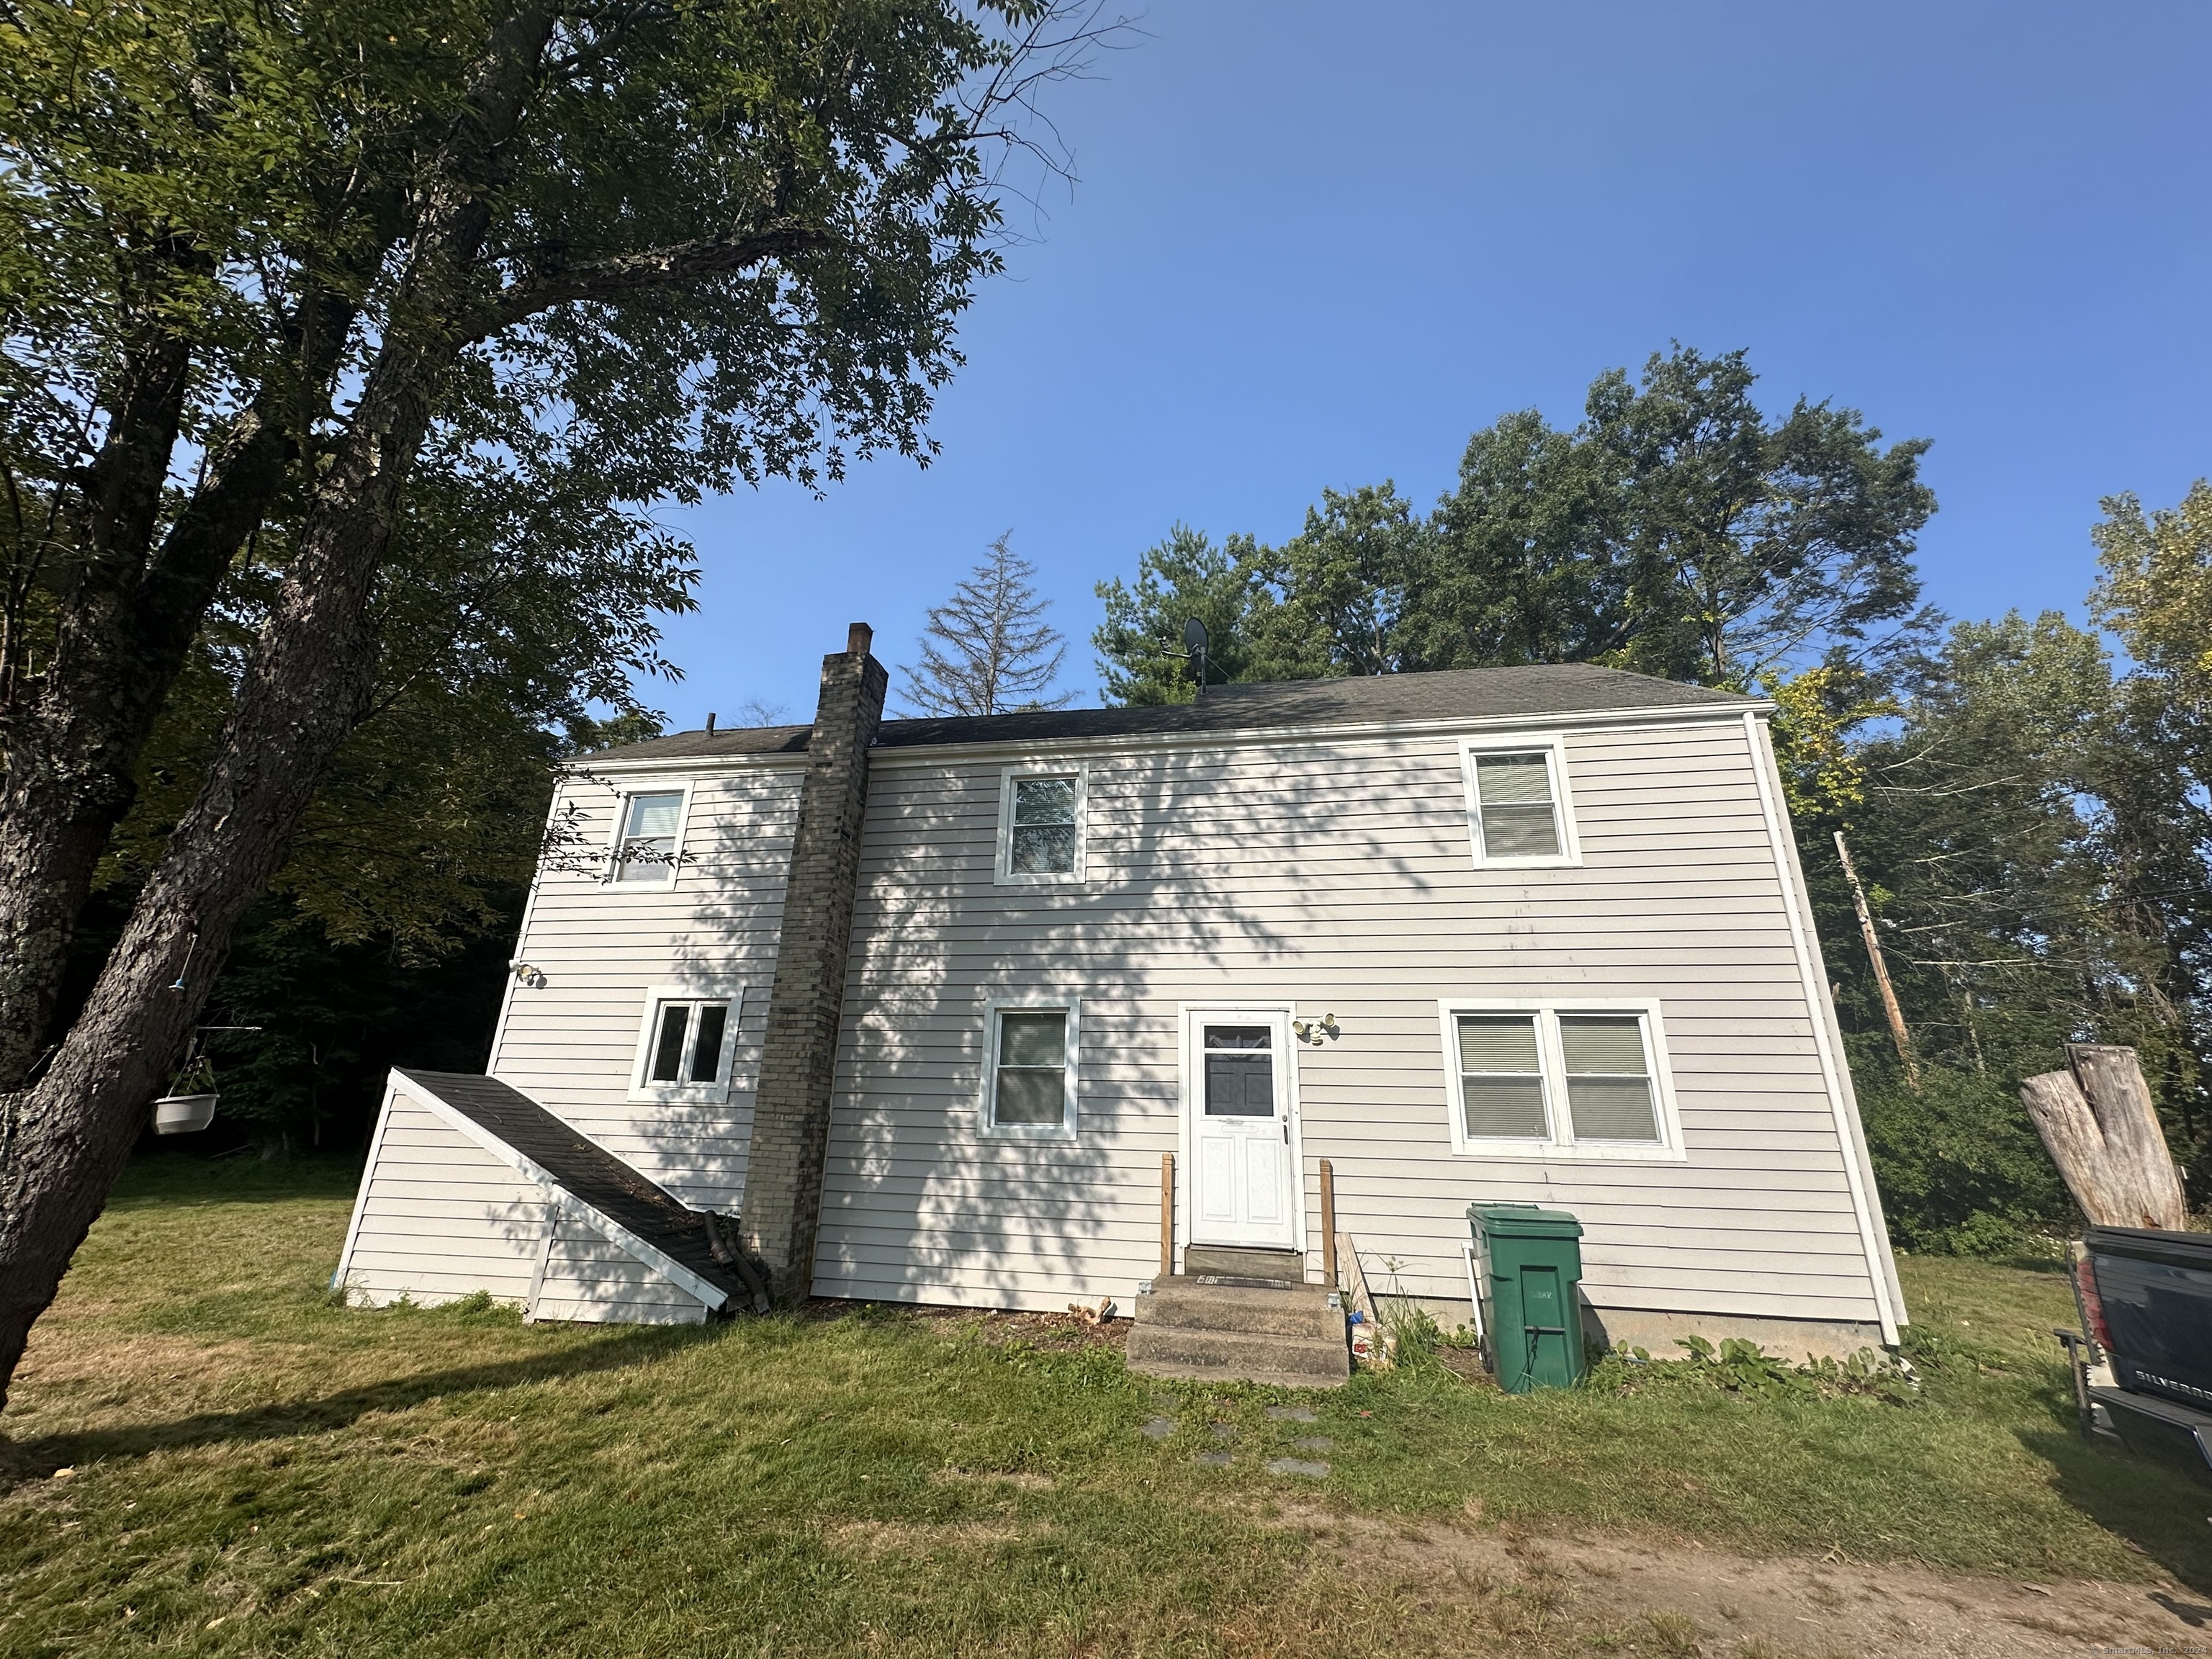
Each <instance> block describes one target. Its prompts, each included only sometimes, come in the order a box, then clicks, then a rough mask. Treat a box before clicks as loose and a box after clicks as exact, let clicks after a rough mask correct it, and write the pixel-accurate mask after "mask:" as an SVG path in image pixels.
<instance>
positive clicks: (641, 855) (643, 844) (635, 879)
mask: <svg viewBox="0 0 2212 1659" xmlns="http://www.w3.org/2000/svg"><path fill="white" fill-rule="evenodd" d="M685 793H686V792H685V791H684V790H681V789H655V790H652V791H649V792H645V793H639V794H635V795H625V796H623V799H622V806H621V810H620V817H619V818H618V819H617V826H616V833H615V848H614V879H615V880H616V881H617V882H619V883H621V884H623V885H624V886H630V887H671V886H673V885H674V884H675V882H676V866H677V864H678V860H680V858H681V857H682V854H683V843H684V796H685Z"/></svg>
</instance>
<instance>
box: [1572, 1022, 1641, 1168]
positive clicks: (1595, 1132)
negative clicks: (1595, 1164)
mask: <svg viewBox="0 0 2212 1659" xmlns="http://www.w3.org/2000/svg"><path fill="white" fill-rule="evenodd" d="M1559 1053H1560V1057H1561V1058H1562V1059H1563V1060H1565V1070H1566V1074H1567V1109H1568V1110H1569V1111H1570V1112H1571V1113H1573V1114H1574V1119H1575V1134H1576V1137H1577V1139H1582V1140H1619V1141H1642V1142H1645V1143H1647V1144H1648V1143H1650V1142H1651V1141H1655V1140H1656V1139H1659V1114H1658V1112H1657V1111H1656V1109H1655V1108H1654V1107H1653V1104H1652V1100H1651V1072H1650V1066H1648V1065H1646V1064H1645V1061H1644V1022H1643V1021H1642V1020H1641V1019H1639V1018H1637V1016H1635V1015H1634V1014H1561V1015H1560V1016H1559Z"/></svg>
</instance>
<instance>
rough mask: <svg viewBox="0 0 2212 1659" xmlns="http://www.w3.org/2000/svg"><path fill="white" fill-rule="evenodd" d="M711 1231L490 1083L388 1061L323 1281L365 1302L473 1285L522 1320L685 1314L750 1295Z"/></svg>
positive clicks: (739, 1304)
mask: <svg viewBox="0 0 2212 1659" xmlns="http://www.w3.org/2000/svg"><path fill="white" fill-rule="evenodd" d="M713 1225H714V1223H713V1218H709V1217H708V1216H707V1215H706V1214H705V1213H703V1212H700V1211H697V1210H694V1209H691V1208H690V1207H689V1206H686V1205H684V1204H683V1203H682V1202H680V1201H679V1200H677V1199H676V1198H674V1197H673V1196H671V1194H669V1193H667V1192H665V1191H664V1190H663V1189H662V1188H660V1187H659V1186H657V1185H655V1184H654V1183H653V1182H651V1181H649V1180H647V1178H646V1177H645V1176H643V1175H641V1174H640V1173H639V1172H638V1171H637V1170H635V1169H633V1168H631V1167H630V1166H629V1164H625V1163H623V1161H622V1160H621V1159H620V1158H617V1157H615V1156H614V1154H613V1153H611V1152H608V1151H607V1150H606V1149H605V1147H603V1146H599V1145H598V1144H597V1143H596V1142H594V1141H592V1140H590V1139H586V1137H585V1136H583V1135H582V1134H580V1133H578V1132H577V1131H576V1130H574V1128H571V1127H569V1126H568V1124H567V1123H565V1122H563V1121H562V1120H561V1119H559V1118H557V1117H556V1116H555V1115H553V1114H552V1113H550V1112H549V1111H547V1110H546V1109H544V1107H543V1106H540V1105H539V1104H538V1103H537V1102H536V1101H534V1100H532V1099H531V1098H530V1097H528V1096H527V1095H525V1094H523V1093H522V1092H521V1091H519V1090H517V1089H515V1088H513V1087H512V1086H510V1085H507V1084H505V1083H501V1082H500V1081H499V1080H498V1079H495V1078H487V1077H471V1076H465V1075H463V1074H460V1073H450V1072H411V1071H400V1070H394V1071H393V1072H392V1076H391V1079H390V1081H389V1083H388V1084H387V1085H386V1091H385V1097H384V1108H383V1110H382V1112H381V1113H380V1115H379V1116H378V1119H377V1124H376V1133H375V1138H374V1139H373V1140H372V1141H371V1143H370V1146H369V1154H368V1168H367V1169H366V1170H363V1171H362V1182H361V1192H360V1194H359V1196H358V1197H357V1198H356V1200H355V1202H354V1212H353V1222H352V1225H350V1226H349V1228H348V1230H347V1232H346V1242H345V1249H344V1253H343V1255H341V1257H340V1258H339V1261H338V1269H337V1273H336V1274H335V1275H334V1277H333V1278H332V1279H331V1284H332V1286H333V1288H335V1289H339V1290H343V1291H345V1292H346V1293H347V1295H348V1296H349V1298H350V1299H352V1300H355V1301H357V1302H361V1303H364V1304H368V1305H370V1306H377V1307H380V1306H384V1305H386V1304H390V1303H393V1302H397V1301H398V1300H400V1299H401V1298H403V1297H405V1298H407V1299H410V1300H411V1301H413V1302H415V1303H416V1304H422V1305H425V1306H435V1304H439V1303H441V1302H450V1301H453V1300H454V1299H456V1298H457V1297H465V1296H469V1295H472V1294H474V1293H476V1292H477V1291H484V1292H488V1293H489V1295H490V1296H491V1297H493V1298H494V1299H495V1300H497V1301H501V1302H507V1303H512V1304H517V1305H519V1306H520V1307H521V1309H522V1310H523V1312H524V1315H525V1316H526V1317H527V1318H530V1319H572V1320H587V1321H598V1320H613V1321H622V1322H633V1323H644V1324H695V1323H696V1322H699V1321H701V1320H703V1319H705V1318H706V1316H708V1314H710V1313H719V1312H722V1311H724V1310H732V1309H736V1308H743V1307H746V1306H750V1305H753V1304H754V1302H755V1295H754V1291H753V1289H752V1287H751V1286H750V1285H748V1283H747V1282H746V1277H745V1275H744V1273H743V1272H742V1271H741V1269H740V1267H739V1266H738V1263H737V1262H735V1261H728V1260H725V1259H723V1258H724V1257H725V1256H726V1255H730V1254H732V1253H731V1252H730V1251H728V1249H726V1247H725V1248H724V1249H718V1248H717V1244H718V1240H719V1239H720V1237H721V1236H720V1234H718V1233H717V1232H716V1231H710V1227H712V1226H713ZM727 1237H729V1238H731V1239H734V1237H735V1229H734V1225H732V1226H731V1228H730V1231H729V1234H728V1236H727Z"/></svg>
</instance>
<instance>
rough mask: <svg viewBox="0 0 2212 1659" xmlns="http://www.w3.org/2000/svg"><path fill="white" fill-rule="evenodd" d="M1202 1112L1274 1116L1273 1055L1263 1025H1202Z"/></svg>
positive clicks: (1265, 1028)
mask: <svg viewBox="0 0 2212 1659" xmlns="http://www.w3.org/2000/svg"><path fill="white" fill-rule="evenodd" d="M1206 1115H1207V1116H1208V1117H1273V1116H1274V1115H1275V1056H1274V1052H1273V1049H1272V1048H1270V1047H1269V1044H1268V1030H1267V1027H1266V1026H1264V1025H1209V1026H1207V1027H1206Z"/></svg>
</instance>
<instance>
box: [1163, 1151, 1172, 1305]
mask: <svg viewBox="0 0 2212 1659" xmlns="http://www.w3.org/2000/svg"><path fill="white" fill-rule="evenodd" d="M1174 1276H1175V1154H1174V1153H1173V1152H1162V1153H1161V1154H1160V1277H1161V1278H1162V1279H1171V1278H1173V1277H1174Z"/></svg>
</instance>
